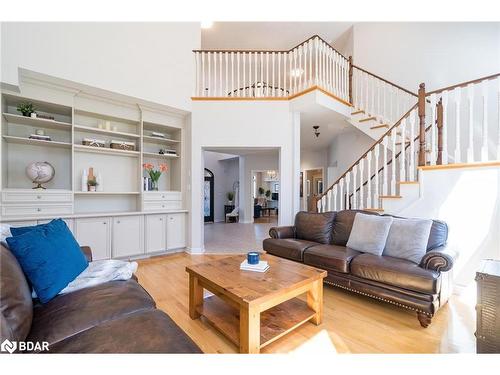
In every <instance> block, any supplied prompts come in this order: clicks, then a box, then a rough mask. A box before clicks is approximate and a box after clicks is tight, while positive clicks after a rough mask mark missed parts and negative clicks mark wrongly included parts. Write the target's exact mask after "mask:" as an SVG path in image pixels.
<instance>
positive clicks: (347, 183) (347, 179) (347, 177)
mask: <svg viewBox="0 0 500 375" xmlns="http://www.w3.org/2000/svg"><path fill="white" fill-rule="evenodd" d="M350 184H351V171H349V172H347V174H346V175H345V209H346V210H350V209H351V205H350V204H349V202H350V198H349V191H350V189H349V188H350ZM352 208H354V207H352Z"/></svg>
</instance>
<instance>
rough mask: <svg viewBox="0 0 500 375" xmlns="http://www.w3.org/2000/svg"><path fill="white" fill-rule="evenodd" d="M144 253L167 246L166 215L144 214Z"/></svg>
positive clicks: (162, 249)
mask: <svg viewBox="0 0 500 375" xmlns="http://www.w3.org/2000/svg"><path fill="white" fill-rule="evenodd" d="M145 232H146V253H156V252H159V251H165V250H166V248H167V215H146V231H145Z"/></svg>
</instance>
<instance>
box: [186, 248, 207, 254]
mask: <svg viewBox="0 0 500 375" xmlns="http://www.w3.org/2000/svg"><path fill="white" fill-rule="evenodd" d="M204 252H205V248H203V247H186V253H188V254H203V253H204Z"/></svg>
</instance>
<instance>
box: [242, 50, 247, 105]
mask: <svg viewBox="0 0 500 375" xmlns="http://www.w3.org/2000/svg"><path fill="white" fill-rule="evenodd" d="M246 56H247V53H246V52H243V55H242V58H243V96H244V97H247V96H248V93H247V87H248V84H247V63H246V61H247V58H246Z"/></svg>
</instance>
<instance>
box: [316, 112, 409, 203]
mask: <svg viewBox="0 0 500 375" xmlns="http://www.w3.org/2000/svg"><path fill="white" fill-rule="evenodd" d="M417 107H418V103H415V105H414V106H412V107H411V108H410V109H409V110H408V112H406V113H405V114H404V115H403V116H401V118H400V119H399V120H398V121H397V122H396V123H395V124H394V125H393V126H391V127H390V128H389V129H388V130H387V131H386V132H385V133H384V134H383V135H382V136H381V137H380V138H379V140H378V141H377V142H375V143H374V144H373V145H372V146H371V147H370V148H369V149H368V150H367V151H366V152H365V153H364V154H363V155H361V157H360V158H359V159H358V160H356V161H355V162H354V163H353V164H352V165H351V166H350V167H349V168H347V170H346V171H345V172H344V173H343V174H342V175H341V176H340V177H339V178H337V180H336V181H335V182H334V183H333V184H331V185H330V187H329V188H328V189H326V190H325V191H324V192H323V194H320V195H318V199H317V200H320V199H321V198H323V197H324V196H325V195H326V194H327V193H328V192H329V191H330V190H332V189H333V187H334V186H335V185H337V184H338V183H339V182H340V180H342V179H343V178H344V177H345V176H346V175H347V173H349V171H351V170H352V169H353V168H354V167H355V166H356V165H357V164H358V163H359V162H360V161H361V160H362V159H363V158H364V157H365V156H366V155H368V153H369V152H370V151H372V150H374V149H375V146H377V145H378V144H380V143H382V140H383V139H384V138H385V137H386V136H387V135H389V134H390V133H391V131H392V129H394V128H395V127H397V126H399V124H401V121H403V120H404V119H405V118H406V117H408V116H409V115H410V113H411V112H412V111H413V110H414V109H415V108H417Z"/></svg>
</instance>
